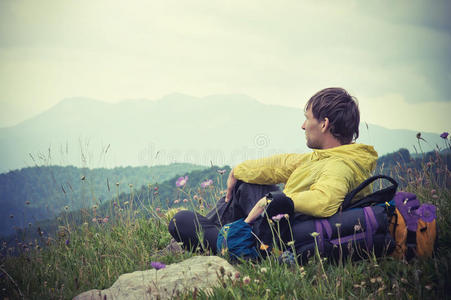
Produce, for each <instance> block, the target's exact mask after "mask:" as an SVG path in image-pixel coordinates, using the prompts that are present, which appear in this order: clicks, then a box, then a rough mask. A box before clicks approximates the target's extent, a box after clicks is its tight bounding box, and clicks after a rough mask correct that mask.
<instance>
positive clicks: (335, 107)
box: [305, 87, 360, 145]
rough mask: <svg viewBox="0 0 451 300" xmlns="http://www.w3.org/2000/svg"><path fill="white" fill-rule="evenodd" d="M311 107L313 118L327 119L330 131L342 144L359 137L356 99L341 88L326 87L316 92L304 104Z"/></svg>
mask: <svg viewBox="0 0 451 300" xmlns="http://www.w3.org/2000/svg"><path fill="white" fill-rule="evenodd" d="M310 106H311V107H312V113H313V116H314V117H315V119H317V120H324V118H328V119H329V124H330V132H331V133H332V135H333V136H334V137H335V138H336V139H337V140H339V141H340V143H341V144H342V145H344V144H349V143H351V142H352V141H353V140H356V139H357V138H358V137H359V123H360V112H359V105H358V102H357V99H356V98H355V97H353V96H351V95H349V93H348V92H347V91H346V90H345V89H342V88H337V87H333V88H327V89H324V90H321V91H319V92H317V93H316V94H315V95H313V96H312V98H310V99H309V101H308V102H307V104H306V105H305V110H306V111H307V110H308V109H309V107H310Z"/></svg>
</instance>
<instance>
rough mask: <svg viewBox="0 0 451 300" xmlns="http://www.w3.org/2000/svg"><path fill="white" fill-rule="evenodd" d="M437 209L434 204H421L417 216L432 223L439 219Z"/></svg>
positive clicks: (416, 212)
mask: <svg viewBox="0 0 451 300" xmlns="http://www.w3.org/2000/svg"><path fill="white" fill-rule="evenodd" d="M436 212H437V207H436V206H435V205H432V204H427V203H424V204H421V206H420V207H419V208H418V209H417V210H416V211H415V214H416V215H418V216H419V217H420V218H421V219H422V220H423V221H425V222H428V223H429V222H432V221H434V220H435V218H437V214H436Z"/></svg>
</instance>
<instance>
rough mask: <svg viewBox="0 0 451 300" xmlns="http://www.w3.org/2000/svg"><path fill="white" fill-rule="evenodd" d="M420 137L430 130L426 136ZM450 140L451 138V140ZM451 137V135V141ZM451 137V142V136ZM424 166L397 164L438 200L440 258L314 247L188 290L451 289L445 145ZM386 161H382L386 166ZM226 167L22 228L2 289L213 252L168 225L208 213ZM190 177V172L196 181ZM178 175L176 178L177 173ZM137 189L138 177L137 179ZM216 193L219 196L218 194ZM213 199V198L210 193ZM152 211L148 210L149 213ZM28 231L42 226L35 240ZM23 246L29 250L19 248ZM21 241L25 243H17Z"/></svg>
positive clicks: (426, 198)
mask: <svg viewBox="0 0 451 300" xmlns="http://www.w3.org/2000/svg"><path fill="white" fill-rule="evenodd" d="M418 141H419V142H420V140H418ZM446 142H447V143H448V142H449V141H448V140H446ZM448 145H449V144H448ZM448 147H449V146H448ZM420 165H421V167H420V168H416V169H410V170H409V169H406V167H405V166H404V165H402V164H398V166H397V167H394V168H392V169H391V170H390V172H391V174H392V176H393V177H394V178H395V179H396V180H397V181H398V182H400V184H401V185H402V187H403V188H402V190H405V191H409V192H413V193H415V194H416V195H417V197H418V198H419V199H420V201H421V202H422V203H425V202H428V203H432V204H435V205H436V206H437V208H438V209H437V223H438V230H439V238H438V247H437V251H436V254H435V256H434V257H433V258H424V259H412V260H410V261H409V262H406V261H401V260H396V259H393V258H392V257H390V256H386V257H382V258H375V257H372V256H371V255H370V257H369V258H367V259H364V260H360V261H346V260H345V261H344V262H343V263H338V264H336V263H331V262H329V261H327V260H326V259H324V258H321V257H319V256H314V257H312V259H310V260H309V262H308V263H307V264H305V265H303V266H300V265H298V264H295V265H291V266H290V265H286V264H278V263H277V255H272V256H269V257H268V258H266V259H264V260H262V261H261V262H259V263H256V262H249V261H248V262H242V263H239V264H236V265H235V267H236V269H237V270H238V271H239V272H238V273H237V274H234V275H233V276H234V277H236V278H238V280H236V279H235V280H229V279H228V278H222V279H221V285H220V286H219V287H216V288H214V290H213V291H214V293H213V295H211V294H206V293H204V292H203V291H201V290H200V291H199V290H195V291H194V292H190V291H187V292H186V294H185V295H184V296H182V299H204V298H205V299H206V298H208V299H362V298H365V299H392V298H398V299H438V298H442V299H446V298H450V297H451V296H450V295H451V294H450V292H451V287H450V284H451V232H450V231H449V229H450V228H451V226H450V225H451V218H450V216H451V191H450V186H451V176H450V170H449V168H448V166H447V162H446V160H444V159H443V158H442V156H440V155H438V154H436V155H434V156H432V158H430V159H428V160H426V159H424V156H423V159H422V161H421V164H420ZM378 171H382V170H378ZM223 176H227V173H226V174H221V172H220V170H219V172H217V174H216V178H210V179H212V183H211V182H210V183H209V184H204V185H206V186H205V187H196V188H190V189H188V188H187V187H186V186H184V187H179V188H178V190H177V193H176V194H175V195H174V203H172V205H171V208H160V207H158V206H156V205H151V203H158V201H160V200H159V199H157V198H158V189H159V188H160V189H161V187H158V185H156V184H155V183H149V184H148V186H147V188H148V193H143V194H142V195H140V199H142V202H141V203H140V205H139V209H138V210H137V209H136V207H138V205H137V203H134V202H133V199H134V198H133V197H131V198H130V201H113V200H114V199H113V200H112V201H110V202H109V203H108V207H107V210H103V211H102V212H100V211H99V208H98V207H97V206H92V207H89V208H86V209H85V210H83V213H82V214H81V218H82V219H81V221H80V220H78V219H77V221H75V220H74V219H71V218H70V217H64V216H69V214H67V215H65V214H62V215H61V217H60V218H58V222H59V224H58V230H56V232H55V233H54V234H50V235H48V234H45V233H42V232H41V229H40V228H35V227H34V225H32V226H30V228H29V231H24V232H22V233H21V236H17V238H16V240H15V242H16V244H15V247H14V249H13V247H11V246H10V245H8V244H7V243H6V242H3V245H2V255H1V257H0V259H1V261H0V274H1V277H0V286H1V291H0V296H1V297H3V298H5V299H6V298H8V299H71V298H73V297H74V296H76V295H78V294H80V293H82V292H84V291H87V290H90V289H105V288H108V287H110V286H111V285H112V284H113V283H114V282H115V281H116V280H117V278H118V277H119V276H120V275H121V274H123V273H129V272H133V271H137V270H146V269H149V268H151V266H150V263H151V262H153V261H159V262H163V263H165V264H170V263H174V262H179V261H182V260H184V259H186V258H188V257H191V256H194V255H207V254H206V253H200V252H199V253H189V252H171V251H168V250H166V249H165V248H166V246H167V245H168V244H169V243H170V240H171V236H170V235H169V233H168V230H167V225H168V222H169V220H170V218H171V216H172V215H173V214H174V213H175V211H176V210H177V209H180V208H182V207H183V208H187V209H194V210H196V211H199V212H201V213H205V212H206V210H207V208H208V201H210V200H217V199H219V198H220V197H221V196H222V195H224V192H225V191H224V190H225V186H224V185H223V184H222V181H221V178H222V177H223ZM189 180H190V179H188V181H189ZM174 184H175V182H174ZM130 189H131V194H133V186H130ZM208 199H209V200H208ZM207 200H208V201H207ZM142 211H145V212H146V213H145V214H142ZM27 232H37V233H38V235H37V237H36V238H34V239H33V240H32V241H27V242H25V240H26V239H25V237H24V236H23V235H26V234H27ZM17 249H19V250H17ZM17 251H19V252H17Z"/></svg>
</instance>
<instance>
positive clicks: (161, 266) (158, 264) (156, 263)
mask: <svg viewBox="0 0 451 300" xmlns="http://www.w3.org/2000/svg"><path fill="white" fill-rule="evenodd" d="M150 265H151V266H152V268H154V269H157V270H160V269H164V268H166V265H165V264H164V263H162V262H159V261H153V262H151V263H150Z"/></svg>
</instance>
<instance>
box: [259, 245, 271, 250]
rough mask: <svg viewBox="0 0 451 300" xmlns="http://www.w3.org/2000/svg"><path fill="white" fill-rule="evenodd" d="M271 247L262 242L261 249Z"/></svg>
mask: <svg viewBox="0 0 451 300" xmlns="http://www.w3.org/2000/svg"><path fill="white" fill-rule="evenodd" d="M268 248H269V246H268V245H265V244H260V250H263V251H265V250H267V249H268Z"/></svg>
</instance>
